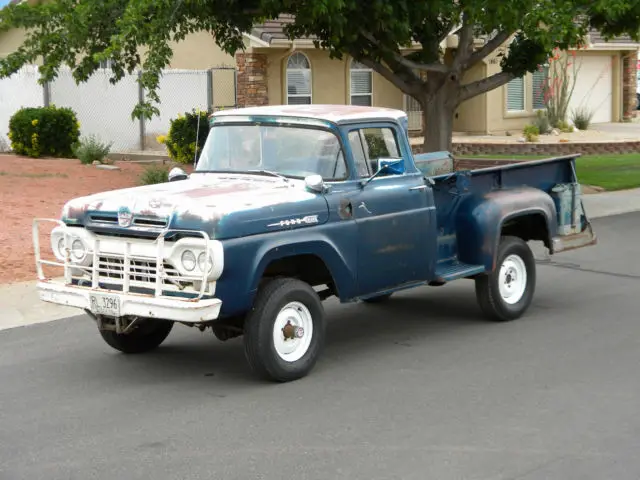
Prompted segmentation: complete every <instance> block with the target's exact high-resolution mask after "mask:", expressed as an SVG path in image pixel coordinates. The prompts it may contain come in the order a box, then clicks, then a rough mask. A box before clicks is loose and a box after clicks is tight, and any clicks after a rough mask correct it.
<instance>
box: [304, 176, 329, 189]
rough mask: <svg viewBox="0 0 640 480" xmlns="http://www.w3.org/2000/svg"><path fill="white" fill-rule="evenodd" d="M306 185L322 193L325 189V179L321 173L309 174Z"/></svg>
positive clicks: (305, 181) (305, 179) (305, 180)
mask: <svg viewBox="0 0 640 480" xmlns="http://www.w3.org/2000/svg"><path fill="white" fill-rule="evenodd" d="M304 185H305V187H307V189H308V190H311V191H312V192H317V193H322V192H324V190H325V186H324V180H323V179H322V176H321V175H309V176H308V177H305V178H304Z"/></svg>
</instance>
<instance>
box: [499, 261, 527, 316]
mask: <svg viewBox="0 0 640 480" xmlns="http://www.w3.org/2000/svg"><path fill="white" fill-rule="evenodd" d="M498 285H499V286H500V296H501V297H502V300H504V301H505V303H508V304H509V305H514V304H516V303H518V302H519V301H520V300H521V299H522V296H523V295H524V291H525V290H526V288H527V266H526V265H525V263H524V260H522V258H520V257H519V256H518V255H509V256H508V257H507V258H505V259H504V262H502V265H501V266H500V276H499V278H498Z"/></svg>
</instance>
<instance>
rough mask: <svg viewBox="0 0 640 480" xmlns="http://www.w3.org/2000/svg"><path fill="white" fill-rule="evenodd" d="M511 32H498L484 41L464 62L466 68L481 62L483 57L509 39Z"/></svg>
mask: <svg viewBox="0 0 640 480" xmlns="http://www.w3.org/2000/svg"><path fill="white" fill-rule="evenodd" d="M511 34H512V32H498V33H497V34H496V36H495V37H493V38H492V39H491V40H489V41H488V42H487V43H485V44H484V45H483V46H482V48H480V49H478V50H476V51H475V52H474V53H473V54H472V55H471V57H469V60H468V61H467V63H466V68H471V67H473V66H474V65H475V64H476V63H479V62H481V61H482V59H483V58H485V57H487V56H488V55H489V54H491V53H492V52H493V51H495V50H496V49H497V48H498V47H499V46H500V45H502V44H503V43H504V42H506V41H507V40H509V37H510V36H511Z"/></svg>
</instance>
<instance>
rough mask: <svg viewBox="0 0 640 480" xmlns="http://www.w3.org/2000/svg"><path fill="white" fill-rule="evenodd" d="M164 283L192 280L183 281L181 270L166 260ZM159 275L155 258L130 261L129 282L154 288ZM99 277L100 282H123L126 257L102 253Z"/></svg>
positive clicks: (133, 284)
mask: <svg viewBox="0 0 640 480" xmlns="http://www.w3.org/2000/svg"><path fill="white" fill-rule="evenodd" d="M163 267H164V278H163V279H162V283H163V285H165V286H167V285H174V286H179V285H187V283H190V282H185V281H182V282H181V276H180V272H178V270H177V269H176V268H175V267H174V266H173V265H171V264H169V263H167V262H164V264H163ZM156 275H157V269H156V261H155V260H154V259H149V260H141V259H135V260H134V259H131V260H130V261H129V273H128V276H129V284H130V285H131V286H134V287H146V288H153V287H154V286H155V281H156ZM98 277H99V279H100V282H107V283H117V284H123V283H124V278H125V271H124V259H123V258H122V257H116V256H106V255H101V256H100V257H99V261H98Z"/></svg>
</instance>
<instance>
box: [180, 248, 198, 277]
mask: <svg viewBox="0 0 640 480" xmlns="http://www.w3.org/2000/svg"><path fill="white" fill-rule="evenodd" d="M181 260H182V266H183V267H184V269H185V270H186V271H188V272H191V271H192V270H193V269H194V268H196V256H195V254H194V253H193V252H192V251H191V250H185V251H184V252H182V258H181Z"/></svg>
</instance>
